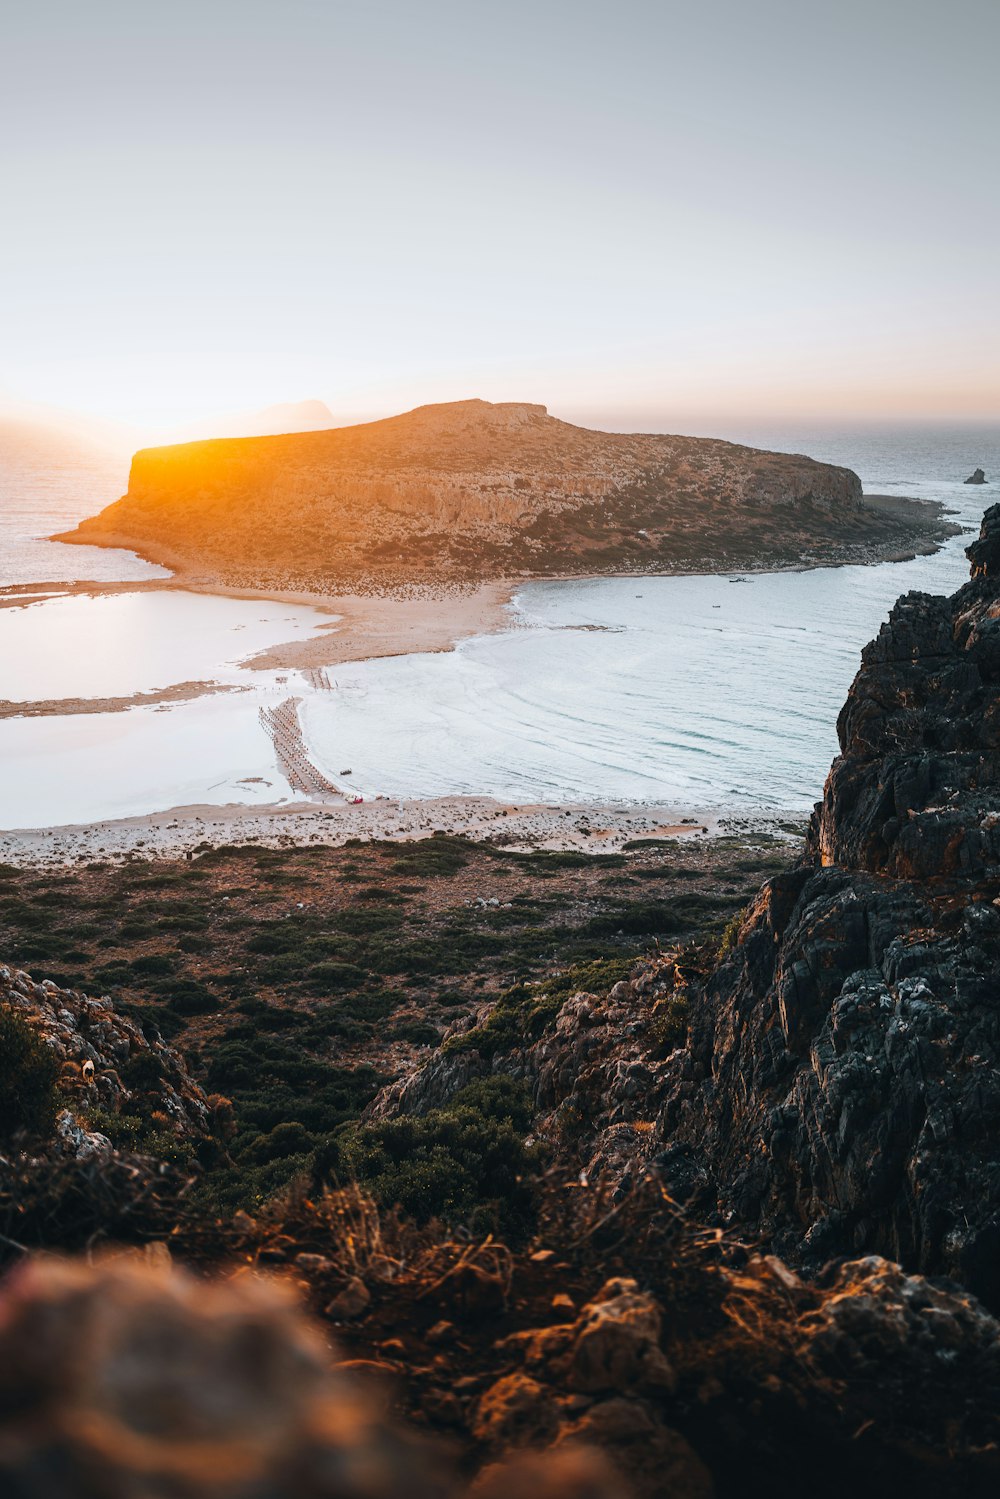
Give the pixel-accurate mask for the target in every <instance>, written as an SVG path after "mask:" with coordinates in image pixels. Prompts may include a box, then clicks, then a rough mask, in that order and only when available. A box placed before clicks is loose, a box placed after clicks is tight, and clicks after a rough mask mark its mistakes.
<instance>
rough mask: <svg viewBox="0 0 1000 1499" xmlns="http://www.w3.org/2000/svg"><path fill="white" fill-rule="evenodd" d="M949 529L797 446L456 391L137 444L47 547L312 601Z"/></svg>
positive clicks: (894, 548)
mask: <svg viewBox="0 0 1000 1499" xmlns="http://www.w3.org/2000/svg"><path fill="white" fill-rule="evenodd" d="M953 532H954V527H952V526H951V525H950V524H949V523H948V522H946V521H944V520H943V519H942V516H941V507H939V506H936V505H932V504H929V503H920V502H917V501H902V500H893V501H891V502H884V503H883V502H879V501H878V500H875V501H872V502H868V501H865V500H864V499H863V497H862V492H861V483H860V481H859V479H858V477H857V475H856V474H854V473H852V472H851V471H850V470H849V469H845V468H837V467H834V466H832V465H830V464H824V463H817V462H815V461H814V460H813V459H810V458H806V457H803V456H802V455H799V454H787V453H768V452H761V451H757V450H755V449H753V448H747V447H740V446H738V445H736V444H733V443H726V442H720V441H716V440H714V439H706V438H691V437H673V436H658V435H643V434H619V433H609V432H595V431H589V430H587V429H585V428H582V427H574V426H572V425H570V424H569V423H567V422H562V421H558V420H557V419H556V418H554V417H551V416H549V415H548V413H547V411H546V409H545V407H544V406H534V405H522V404H517V403H509V404H501V405H492V404H490V403H489V402H486V401H460V402H455V403H452V404H446V405H440V406H422V407H418V408H417V409H416V410H415V411H411V412H407V413H405V414H404V415H401V416H396V417H391V418H389V419H387V420H384V421H378V422H370V423H366V424H363V425H361V426H355V427H343V428H337V429H331V430H328V431H319V432H301V433H294V434H291V435H287V436H278V437H259V438H252V439H219V440H215V441H209V442H197V443H185V444H182V445H179V446H175V447H165V448H151V449H147V450H145V451H143V452H140V453H137V454H136V455H135V457H134V459H133V461H132V470H131V474H130V477H129V487H128V493H127V494H126V495H125V496H124V497H123V498H122V499H120V500H118V501H116V502H115V503H114V504H112V505H109V506H108V507H107V509H105V510H103V511H102V512H101V513H100V515H97V516H95V517H93V518H92V519H90V520H86V521H84V522H83V523H82V524H81V525H80V526H79V527H78V528H77V529H76V530H75V531H72V532H69V533H67V534H66V535H63V536H60V537H59V538H57V539H59V540H62V541H77V542H81V543H87V544H95V543H96V544H101V545H108V546H124V547H129V548H132V549H135V550H137V551H139V552H140V553H141V554H142V555H143V556H145V557H148V558H151V559H155V560H157V561H160V562H162V563H164V564H165V565H167V566H170V567H173V568H176V569H178V571H179V572H180V573H181V575H182V576H183V577H190V578H197V579H199V580H201V581H203V582H204V581H208V582H212V581H214V582H216V583H218V584H220V585H223V586H226V587H232V588H255V589H265V590H270V591H276V590H277V591H299V592H302V591H305V592H309V593H321V594H330V593H338V592H348V593H349V592H352V591H353V592H358V593H371V592H376V593H378V592H393V591H399V590H404V591H405V590H406V589H411V588H413V587H414V586H422V587H437V588H442V587H444V588H447V587H454V586H456V585H461V586H468V585H471V584H474V583H481V582H483V581H488V580H496V579H516V578H526V577H533V576H549V575H563V574H582V573H589V574H595V573H615V572H628V573H631V572H635V573H644V572H648V573H653V572H672V571H698V570H716V569H720V568H729V567H741V568H747V567H773V566H815V565H818V564H822V563H833V562H846V561H870V560H875V559H878V560H883V559H885V558H887V557H895V556H899V555H912V554H913V551H914V550H915V549H924V550H928V549H933V547H934V546H935V545H936V544H938V543H939V542H940V540H941V539H942V538H943V537H944V536H947V535H950V534H953Z"/></svg>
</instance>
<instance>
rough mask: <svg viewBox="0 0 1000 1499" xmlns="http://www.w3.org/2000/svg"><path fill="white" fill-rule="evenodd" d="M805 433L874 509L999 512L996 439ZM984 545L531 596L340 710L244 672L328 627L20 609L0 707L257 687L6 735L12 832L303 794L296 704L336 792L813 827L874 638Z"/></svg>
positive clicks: (190, 601) (284, 615)
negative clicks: (747, 816) (292, 735)
mask: <svg viewBox="0 0 1000 1499" xmlns="http://www.w3.org/2000/svg"><path fill="white" fill-rule="evenodd" d="M741 435H743V434H741ZM799 436H800V437H802V440H801V441H800V442H793V441H792V440H791V438H790V436H788V435H786V436H785V438H784V439H781V438H780V435H778V434H776V435H775V440H774V445H775V446H785V447H792V446H795V447H798V448H800V449H802V450H808V451H811V452H813V453H814V454H815V455H816V456H817V457H821V458H829V459H830V460H832V461H838V462H853V466H855V467H856V468H858V469H859V471H860V472H861V473H862V476H863V477H864V479H865V481H866V488H867V489H868V490H869V492H874V493H886V492H895V493H909V494H914V495H918V496H923V497H925V498H936V499H941V500H944V501H945V502H946V503H947V504H949V505H950V506H952V507H953V508H954V509H955V510H956V511H957V512H958V514H959V517H960V518H961V519H962V521H963V522H964V523H966V524H967V525H968V526H970V527H976V528H977V527H978V521H979V518H980V516H981V514H982V510H983V509H984V508H985V506H986V505H987V504H989V503H990V502H991V501H992V500H993V499H994V498H995V496H996V494H997V489H996V487H995V486H989V487H987V488H984V489H975V488H970V487H966V486H964V485H963V484H962V482H961V478H960V477H956V475H961V473H962V471H963V469H965V470H966V471H967V470H968V468H971V467H972V466H974V462H973V460H974V461H975V463H983V464H984V466H985V467H986V468H987V471H988V472H1000V434H998V433H997V432H995V431H994V432H992V433H982V432H978V433H976V434H972V435H970V434H968V433H960V434H958V435H957V436H956V435H955V434H954V433H952V435H951V437H950V438H949V440H948V442H945V441H943V440H942V439H940V438H939V437H935V435H934V434H933V433H931V434H926V433H921V432H920V431H918V430H917V429H913V430H912V431H910V432H909V434H903V436H900V434H899V433H898V432H897V433H895V434H889V435H888V436H886V435H883V436H881V437H878V436H877V435H874V436H873V435H872V434H871V433H869V434H867V436H865V435H864V434H861V435H859V434H858V433H854V434H844V435H842V436H841V437H840V438H836V437H831V436H830V434H827V438H826V441H827V447H826V448H825V449H824V448H823V446H822V445H821V442H820V440H819V438H818V437H814V438H813V439H812V440H807V438H806V437H805V436H803V435H802V434H799ZM758 440H759V441H765V440H766V438H765V437H764V436H762V435H761V434H758ZM865 442H867V444H868V446H867V448H865V445H864V444H865ZM859 455H860V456H859ZM966 455H968V458H967V461H966ZM967 541H968V536H963V537H956V538H954V539H953V540H952V541H950V542H949V543H948V544H947V546H946V547H945V548H944V550H943V551H941V552H940V553H938V554H937V555H935V556H933V557H928V558H917V559H915V560H914V561H912V562H908V563H902V564H885V565H883V566H879V567H867V568H866V567H850V568H835V569H821V570H817V571H812V572H803V573H778V574H767V575H760V576H756V577H752V578H750V579H747V580H746V581H730V580H729V579H727V578H725V577H691V578H639V579H635V578H616V579H589V580H583V581H565V582H553V583H539V584H531V585H528V586H526V587H524V588H523V589H522V590H521V591H520V592H519V594H518V596H517V600H516V607H515V608H514V609H513V610H512V614H511V628H510V629H509V630H508V631H506V632H503V633H500V634H497V635H493V636H486V637H479V638H475V639H472V640H467V641H464V642H462V643H461V644H460V646H459V647H458V649H457V650H456V651H454V652H451V653H448V654H443V655H413V656H406V657H397V658H393V659H388V660H381V661H369V662H361V663H352V664H351V665H349V666H342V667H334V668H331V669H330V673H329V674H330V678H331V680H332V682H333V684H334V685H333V690H332V691H329V692H327V691H323V690H319V689H317V688H316V687H315V686H314V685H313V684H312V683H310V682H309V681H307V680H306V679H305V678H304V677H303V676H302V675H300V674H298V673H294V672H288V673H275V672H267V673H256V672H249V671H247V670H245V669H244V668H243V667H242V666H241V665H240V664H239V663H240V662H241V660H243V659H244V658H246V657H247V656H249V655H251V654H253V653H254V652H256V651H258V650H261V649H263V648H265V647H266V646H268V645H271V644H274V643H276V642H279V641H284V640H291V639H295V638H301V637H302V636H303V634H306V633H309V632H312V631H314V630H315V629H317V628H318V627H319V626H320V624H322V623H324V622H325V623H327V624H328V623H329V616H323V615H320V614H318V613H317V612H316V611H314V610H310V609H304V608H298V607H293V606H288V605H279V604H268V603H263V602H260V601H248V600H236V599H225V598H212V597H208V596H205V595H194V594H188V593H185V592H183V591H181V590H164V591H156V592H150V593H139V594H125V595H117V596H112V597H107V596H106V597H94V598H90V597H85V596H75V597H73V598H68V599H61V600H60V599H54V600H50V601H47V602H44V603H39V604H35V605H32V606H30V607H29V608H26V609H15V610H11V609H8V610H3V611H0V698H15V699H19V700H24V699H27V698H35V699H43V698H59V697H81V696H88V695H89V696H95V697H110V696H116V697H120V696H128V695H130V694H132V693H134V692H139V691H149V690H151V689H153V688H158V687H166V686H170V685H171V684H173V683H177V682H182V681H216V682H223V683H225V684H227V685H230V686H233V685H240V686H242V687H243V688H245V689H248V690H244V691H240V692H235V693H227V694H220V695H217V696H213V697H207V698H201V699H197V700H195V701H192V702H180V703H170V704H162V705H160V706H158V707H155V708H153V707H141V708H132V709H130V710H129V711H128V712H124V713H116V714H94V715H72V716H70V715H65V716H59V717H55V718H44V719H41V718H39V719H8V720H4V721H0V764H2V766H3V775H2V777H0V827H4V828H13V827H32V826H45V825H56V824H61V823H65V822H87V821H91V820H103V819H105V818H109V817H120V816H126V815H132V814H136V813H141V812H146V811H153V810H162V809H165V808H168V807H172V806H180V805H190V804H194V803H208V804H216V805H220V804H225V803H228V802H246V803H248V804H259V803H261V802H273V801H279V800H282V799H285V800H291V799H294V797H293V794H292V792H291V790H290V788H289V786H288V783H287V781H286V780H285V779H284V777H283V776H282V774H281V772H280V771H279V769H278V766H277V763H276V758H275V754H274V750H273V746H272V744H271V741H270V739H269V738H268V736H267V734H266V733H265V731H264V729H263V728H262V727H261V725H260V722H259V716H258V710H259V708H260V707H261V706H262V705H265V706H274V705H275V704H276V703H277V702H279V701H281V700H282V699H283V698H287V697H290V696H296V697H298V698H300V699H301V708H300V720H301V723H302V726H303V730H304V734H305V738H306V741H307V744H308V747H309V751H310V753H311V755H312V758H313V760H314V761H315V762H316V764H317V765H318V766H319V767H320V768H321V769H323V770H324V771H325V772H326V773H327V774H328V775H329V777H330V779H332V780H334V781H337V780H338V778H339V772H340V771H341V770H342V769H344V768H345V767H347V766H351V767H352V769H353V776H352V778H351V780H350V781H349V782H347V783H346V786H347V787H349V788H350V790H351V792H352V794H353V793H362V794H364V795H365V796H366V797H370V796H374V795H378V794H384V795H388V796H393V797H395V796H400V797H401V796H432V795H441V794H445V793H461V792H467V793H475V794H492V795H495V796H499V797H503V798H508V799H511V800H517V801H541V802H556V803H558V802H566V801H592V802H607V801H649V802H658V803H670V804H673V805H675V806H682V807H684V806H686V807H688V808H690V809H691V810H692V811H695V810H699V809H706V810H707V809H709V808H716V809H719V808H721V809H724V810H749V809H762V808H763V809H774V810H789V811H797V812H801V811H804V810H806V809H808V807H809V806H810V805H811V804H812V802H813V801H814V800H815V799H816V797H817V796H818V795H819V793H820V791H821V788H822V783H823V778H824V776H825V774H826V770H827V768H828V766H829V763H830V760H831V758H832V756H833V755H834V754H835V753H836V748H837V745H836V735H835V721H836V715H837V712H838V711H839V708H840V706H841V704H842V702H843V699H844V696H845V693H846V691H847V688H848V686H849V685H850V682H851V679H852V677H853V675H854V673H855V671H856V669H857V664H858V657H859V653H860V649H861V647H862V645H863V644H864V643H865V641H867V640H868V639H870V638H871V636H872V635H873V634H875V633H876V632H877V630H878V627H879V625H880V623H881V621H882V620H883V619H884V617H885V615H886V613H887V612H888V609H889V608H890V607H891V604H892V602H893V601H894V600H895V598H896V597H897V595H898V594H899V593H901V592H904V591H906V590H908V589H911V588H918V589H924V590H928V591H931V592H937V593H947V592H951V591H952V590H953V589H954V588H956V587H958V586H959V585H960V584H961V583H962V582H963V581H964V580H965V578H966V577H967V576H968V570H967V563H966V560H965V557H964V547H965V545H966V544H967Z"/></svg>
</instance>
